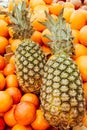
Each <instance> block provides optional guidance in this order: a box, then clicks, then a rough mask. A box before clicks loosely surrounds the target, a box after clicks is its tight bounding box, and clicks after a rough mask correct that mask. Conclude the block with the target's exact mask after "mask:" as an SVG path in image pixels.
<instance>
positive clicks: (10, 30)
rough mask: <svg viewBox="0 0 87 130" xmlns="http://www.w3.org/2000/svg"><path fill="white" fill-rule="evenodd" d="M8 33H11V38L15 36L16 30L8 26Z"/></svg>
mask: <svg viewBox="0 0 87 130" xmlns="http://www.w3.org/2000/svg"><path fill="white" fill-rule="evenodd" d="M8 33H9V36H10V38H13V34H14V31H13V28H12V27H8Z"/></svg>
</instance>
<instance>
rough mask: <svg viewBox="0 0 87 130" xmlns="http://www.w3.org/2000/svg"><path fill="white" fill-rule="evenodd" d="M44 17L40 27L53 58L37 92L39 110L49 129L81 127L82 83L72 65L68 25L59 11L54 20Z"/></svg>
mask: <svg viewBox="0 0 87 130" xmlns="http://www.w3.org/2000/svg"><path fill="white" fill-rule="evenodd" d="M46 15H47V19H48V20H47V21H45V23H42V24H44V25H45V26H46V27H47V28H48V29H49V31H50V32H51V34H52V35H51V36H49V35H47V37H48V38H49V39H51V41H52V42H49V46H50V47H51V49H52V51H53V55H52V56H51V57H50V58H49V59H48V61H47V62H46V64H45V66H44V76H43V78H42V81H43V83H42V86H41V90H40V101H41V110H42V111H43V115H44V117H45V118H46V120H47V121H48V122H49V124H50V125H52V126H53V127H56V128H58V130H69V129H71V128H73V127H74V126H77V125H81V120H82V118H83V116H84V113H85V98H84V92H83V81H82V78H81V75H80V72H79V69H78V66H77V65H76V63H75V61H74V60H73V59H72V58H71V57H72V54H74V47H73V42H72V41H73V37H72V35H71V34H72V31H71V28H70V25H67V24H66V21H65V19H64V18H63V10H62V12H61V13H60V15H59V16H58V19H56V20H54V19H53V18H52V16H50V15H49V14H46Z"/></svg>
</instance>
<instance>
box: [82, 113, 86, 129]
mask: <svg viewBox="0 0 87 130" xmlns="http://www.w3.org/2000/svg"><path fill="white" fill-rule="evenodd" d="M82 123H83V125H84V126H85V127H86V128H87V112H86V113H85V115H84V117H83V120H82Z"/></svg>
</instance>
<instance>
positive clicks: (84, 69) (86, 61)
mask: <svg viewBox="0 0 87 130" xmlns="http://www.w3.org/2000/svg"><path fill="white" fill-rule="evenodd" d="M75 61H76V63H77V65H78V68H79V70H80V72H81V76H82V79H83V81H87V55H84V56H79V57H78V58H76V60H75Z"/></svg>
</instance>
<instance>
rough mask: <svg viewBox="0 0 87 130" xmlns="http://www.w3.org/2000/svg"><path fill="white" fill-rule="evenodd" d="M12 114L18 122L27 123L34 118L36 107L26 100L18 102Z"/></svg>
mask: <svg viewBox="0 0 87 130" xmlns="http://www.w3.org/2000/svg"><path fill="white" fill-rule="evenodd" d="M14 115H15V119H16V121H17V122H18V123H19V124H21V125H29V124H31V123H32V122H33V120H34V119H35V116H36V107H35V105H34V104H32V103H30V102H28V101H23V102H20V103H18V104H17V105H16V108H15V112H14Z"/></svg>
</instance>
